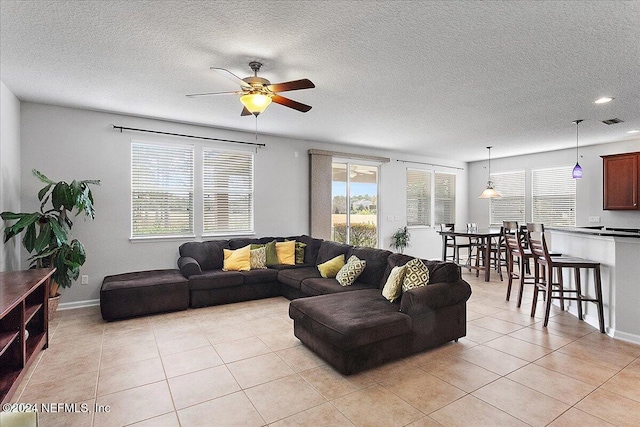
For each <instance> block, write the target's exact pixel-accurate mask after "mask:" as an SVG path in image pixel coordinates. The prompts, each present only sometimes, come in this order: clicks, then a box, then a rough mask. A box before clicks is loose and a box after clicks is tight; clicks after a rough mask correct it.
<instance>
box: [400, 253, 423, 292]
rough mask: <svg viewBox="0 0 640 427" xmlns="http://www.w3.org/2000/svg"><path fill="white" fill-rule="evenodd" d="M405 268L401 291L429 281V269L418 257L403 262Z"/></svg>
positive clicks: (417, 286)
mask: <svg viewBox="0 0 640 427" xmlns="http://www.w3.org/2000/svg"><path fill="white" fill-rule="evenodd" d="M405 268H406V270H405V272H404V280H402V292H407V291H408V290H409V289H414V288H419V287H420V286H426V285H427V283H428V282H429V269H428V268H427V266H426V265H424V263H423V262H422V261H421V260H420V259H418V258H414V259H412V260H411V261H409V262H408V263H406V264H405Z"/></svg>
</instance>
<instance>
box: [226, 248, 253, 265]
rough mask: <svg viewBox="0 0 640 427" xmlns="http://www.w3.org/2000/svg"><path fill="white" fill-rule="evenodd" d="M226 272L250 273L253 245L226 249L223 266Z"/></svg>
mask: <svg viewBox="0 0 640 427" xmlns="http://www.w3.org/2000/svg"><path fill="white" fill-rule="evenodd" d="M222 270H224V271H249V270H251V245H247V246H245V247H244V248H240V249H236V250H235V251H232V250H231V249H224V262H223V264H222Z"/></svg>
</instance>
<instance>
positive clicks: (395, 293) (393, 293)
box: [382, 265, 407, 302]
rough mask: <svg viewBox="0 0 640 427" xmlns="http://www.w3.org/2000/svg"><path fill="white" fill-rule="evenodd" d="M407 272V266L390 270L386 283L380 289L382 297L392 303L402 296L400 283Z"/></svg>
mask: <svg viewBox="0 0 640 427" xmlns="http://www.w3.org/2000/svg"><path fill="white" fill-rule="evenodd" d="M406 271H407V266H406V265H403V266H398V267H393V268H392V269H391V273H390V274H389V278H388V279H387V283H385V284H384V288H382V296H383V297H385V298H386V299H388V300H389V301H391V302H394V301H395V300H397V299H398V298H400V295H401V294H402V282H403V280H404V275H405V273H406Z"/></svg>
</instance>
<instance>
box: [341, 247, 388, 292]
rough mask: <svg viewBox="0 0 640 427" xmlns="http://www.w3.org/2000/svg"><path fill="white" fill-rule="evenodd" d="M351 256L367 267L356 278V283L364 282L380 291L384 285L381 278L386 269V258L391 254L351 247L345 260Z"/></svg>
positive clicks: (380, 250) (378, 250) (372, 249)
mask: <svg viewBox="0 0 640 427" xmlns="http://www.w3.org/2000/svg"><path fill="white" fill-rule="evenodd" d="M352 255H355V256H357V257H358V258H359V259H361V260H363V261H366V263H367V267H366V268H365V269H364V271H363V272H362V274H361V275H360V277H359V278H358V281H360V282H365V283H367V284H369V285H371V287H376V288H380V289H382V287H383V286H384V283H385V282H383V281H382V276H383V275H384V272H385V269H386V268H387V258H389V255H391V252H389V251H386V250H384V249H374V248H359V247H353V248H351V249H350V250H349V253H348V254H347V259H348V258H350V257H351V256H352Z"/></svg>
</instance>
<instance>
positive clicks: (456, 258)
mask: <svg viewBox="0 0 640 427" xmlns="http://www.w3.org/2000/svg"><path fill="white" fill-rule="evenodd" d="M454 228H455V225H454V224H440V231H451V230H453V229H454ZM444 246H445V257H444V258H445V259H443V261H447V260H450V261H452V262H454V263H456V264H458V265H460V248H467V249H469V251H471V242H469V243H458V242H457V241H456V238H455V237H453V236H445V239H444ZM449 248H451V249H452V254H451V255H450V256H449V255H447V250H448V249H449Z"/></svg>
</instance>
